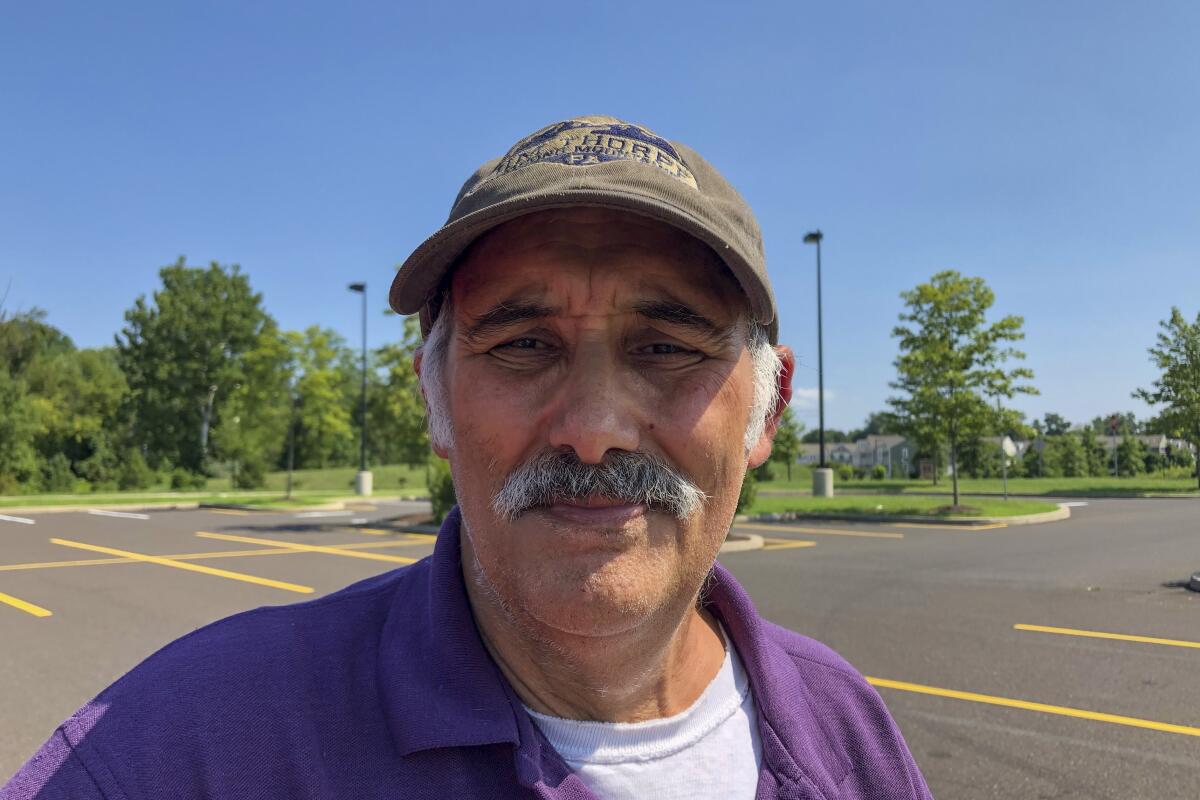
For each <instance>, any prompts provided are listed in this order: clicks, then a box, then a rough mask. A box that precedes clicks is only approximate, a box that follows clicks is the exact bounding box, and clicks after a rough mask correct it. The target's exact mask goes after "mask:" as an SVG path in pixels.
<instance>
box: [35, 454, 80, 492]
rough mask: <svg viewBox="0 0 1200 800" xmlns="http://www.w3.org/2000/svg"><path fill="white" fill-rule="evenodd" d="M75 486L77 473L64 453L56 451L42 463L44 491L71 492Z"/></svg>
mask: <svg viewBox="0 0 1200 800" xmlns="http://www.w3.org/2000/svg"><path fill="white" fill-rule="evenodd" d="M74 488H75V473H74V472H72V471H71V461H70V459H68V458H67V457H66V456H65V455H63V454H62V453H55V454H54V455H53V456H51V457H50V458H49V459H47V460H46V463H44V464H42V491H44V492H51V493H62V492H70V491H71V490H72V489H74Z"/></svg>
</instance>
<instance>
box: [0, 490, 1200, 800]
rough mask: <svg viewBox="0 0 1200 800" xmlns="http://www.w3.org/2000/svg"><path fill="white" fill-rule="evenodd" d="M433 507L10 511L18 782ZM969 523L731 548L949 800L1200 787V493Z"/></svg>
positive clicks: (9, 744)
mask: <svg viewBox="0 0 1200 800" xmlns="http://www.w3.org/2000/svg"><path fill="white" fill-rule="evenodd" d="M425 509H427V506H425V505H423V504H419V503H418V504H413V503H400V502H380V501H376V502H370V503H364V504H363V505H361V506H359V507H357V508H352V509H349V510H347V511H345V512H326V513H321V514H318V515H311V514H310V515H305V516H301V515H300V514H298V513H296V512H244V511H231V510H226V511H216V510H199V511H153V510H151V511H146V512H144V513H137V512H134V513H132V514H129V513H126V514H125V515H120V516H113V515H111V514H95V513H89V512H88V511H87V510H86V509H81V510H80V511H79V512H71V513H55V514H24V515H22V516H21V518H20V519H23V520H26V521H25V522H22V521H16V520H12V519H5V518H3V517H0V675H3V679H2V680H0V781H2V779H3V778H4V777H5V776H7V775H8V774H10V773H11V772H13V771H14V770H15V769H16V768H17V767H18V766H19V765H20V764H21V763H22V762H23V761H24V760H25V759H26V758H27V757H28V756H29V755H30V754H31V753H32V752H33V751H34V750H35V749H36V748H37V747H38V745H40V744H41V742H42V741H43V740H44V739H45V738H46V737H47V736H48V735H49V734H50V733H51V731H53V729H54V727H55V726H56V725H57V724H58V723H59V722H60V721H61V720H62V719H63V718H65V717H66V716H68V715H69V714H70V713H71V712H72V711H74V710H75V709H76V708H77V707H78V706H80V705H81V704H83V703H84V702H86V701H87V700H88V699H90V698H91V697H92V696H94V695H95V694H96V693H97V692H98V691H100V690H101V689H102V688H104V686H106V685H107V684H109V683H111V682H112V681H113V680H114V679H116V678H117V677H119V676H120V675H121V674H122V673H124V672H125V671H127V670H128V669H129V668H131V667H132V666H134V665H135V664H136V663H138V662H139V661H140V660H141V659H143V658H144V657H146V656H147V655H149V654H150V653H151V652H153V651H154V650H156V649H158V648H159V647H161V646H162V645H164V644H166V643H167V642H169V641H171V640H173V639H175V638H177V637H178V636H181V635H183V634H185V633H187V632H189V631H191V630H193V629H195V628H197V627H199V626H201V625H204V624H207V623H208V622H211V621H213V620H216V619H220V618H222V617H225V616H228V615H230V614H233V613H237V612H238V611H242V610H245V609H248V608H253V607H256V606H260V605H265V604H281V603H290V602H296V601H302V600H305V599H310V598H312V597H317V596H320V595H322V594H325V593H328V592H332V591H335V590H336V589H338V588H341V587H342V586H345V585H346V584H349V583H352V582H354V581H356V580H360V579H362V578H365V577H368V576H370V575H373V574H377V573H379V572H383V571H386V570H389V569H394V568H397V567H402V566H404V565H405V564H407V563H411V561H412V560H414V559H418V558H421V557H424V556H426V555H428V554H429V553H430V552H431V551H432V544H433V543H432V538H431V537H430V536H428V535H420V534H413V533H405V532H402V531H400V530H397V529H396V526H392V525H387V524H385V523H383V522H382V521H383V520H386V519H391V518H395V517H397V516H400V515H405V514H415V513H419V512H421V511H423V510H425ZM1072 512H1073V514H1072V518H1071V519H1070V520H1067V521H1064V522H1058V523H1051V524H1047V525H1035V526H1021V527H1018V526H1013V527H1002V526H1001V527H986V528H982V529H963V528H958V527H944V526H936V525H929V526H903V525H883V524H875V525H858V524H853V523H836V522H827V523H825V522H823V523H813V524H801V523H780V524H777V525H776V524H769V523H768V524H756V525H745V526H739V527H740V528H744V529H745V530H747V531H748V532H753V533H758V534H760V535H762V536H764V537H765V538H766V548H765V549H763V550H758V551H750V552H740V553H730V554H727V555H725V556H723V557H722V562H723V563H724V564H725V565H726V566H727V567H729V568H730V569H731V570H732V571H733V573H734V574H735V575H736V576H737V577H738V579H739V580H741V581H742V582H743V584H744V585H745V586H746V587H747V588H748V589H749V591H750V593H751V595H752V596H753V597H754V598H755V601H756V603H757V604H758V607H759V610H760V611H761V612H762V613H763V614H764V615H765V616H767V617H768V618H770V619H773V620H775V621H776V622H779V623H781V624H783V625H785V626H787V627H790V628H792V629H794V630H797V631H800V632H801V633H804V634H806V635H809V636H812V637H814V638H816V639H819V640H821V641H823V642H825V643H826V644H828V645H830V646H832V647H833V648H835V649H836V650H838V651H839V652H840V653H841V654H842V655H844V656H845V657H846V658H847V659H848V660H849V661H850V662H851V663H852V664H854V665H855V666H856V667H857V668H858V669H859V670H860V671H861V672H863V673H864V674H865V675H867V676H868V677H869V678H870V679H871V680H872V681H873V682H874V683H875V685H876V686H877V687H878V688H879V691H880V693H881V694H882V696H883V697H884V700H885V701H886V702H887V704H888V706H889V708H891V710H892V712H893V715H894V716H895V718H896V720H897V722H898V723H899V725H900V727H901V729H902V730H903V732H904V735H905V737H906V739H907V740H908V742H909V745H910V747H911V748H912V750H913V753H914V756H915V757H916V759H917V762H918V764H920V766H921V768H922V770H923V772H924V773H925V776H926V778H927V780H928V782H929V784H930V787H931V788H932V789H933V792H934V795H935V796H936V797H939V798H942V800H946V798H952V799H955V800H957V799H958V798H963V799H964V800H976V799H977V798H978V799H979V800H983V798H1112V799H1113V800H1118V799H1119V800H1129V799H1130V798H1183V797H1193V796H1195V795H1196V789H1195V786H1196V785H1197V781H1198V779H1200V594H1197V593H1195V592H1190V591H1188V590H1187V589H1186V588H1184V584H1185V583H1186V580H1187V578H1188V576H1189V575H1191V573H1192V572H1195V571H1197V570H1200V501H1197V500H1193V499H1154V500H1124V499H1123V500H1098V499H1092V500H1088V501H1087V502H1086V504H1083V505H1078V506H1076V507H1074V508H1073V509H1072Z"/></svg>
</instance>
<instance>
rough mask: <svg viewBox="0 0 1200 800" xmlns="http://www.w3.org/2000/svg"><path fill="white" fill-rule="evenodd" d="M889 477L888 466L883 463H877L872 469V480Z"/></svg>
mask: <svg viewBox="0 0 1200 800" xmlns="http://www.w3.org/2000/svg"><path fill="white" fill-rule="evenodd" d="M886 477H887V467H885V466H884V465H883V464H876V465H875V466H874V467H873V468H872V469H871V480H875V481H881V480H883V479H884V478H886Z"/></svg>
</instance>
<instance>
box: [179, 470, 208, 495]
mask: <svg viewBox="0 0 1200 800" xmlns="http://www.w3.org/2000/svg"><path fill="white" fill-rule="evenodd" d="M207 485H208V478H207V477H205V476H204V475H201V474H199V473H196V472H189V471H188V470H186V469H184V468H183V467H176V468H175V471H174V472H172V473H171V488H172V489H174V490H176V491H188V490H195V489H203V488H204V487H205V486H207Z"/></svg>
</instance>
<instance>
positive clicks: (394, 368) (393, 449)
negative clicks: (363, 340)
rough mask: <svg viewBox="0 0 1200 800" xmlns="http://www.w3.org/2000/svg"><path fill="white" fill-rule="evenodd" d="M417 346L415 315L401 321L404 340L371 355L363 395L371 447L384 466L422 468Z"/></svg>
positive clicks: (425, 447) (424, 445) (425, 445)
mask: <svg viewBox="0 0 1200 800" xmlns="http://www.w3.org/2000/svg"><path fill="white" fill-rule="evenodd" d="M420 344H421V323H420V320H419V319H418V318H417V316H416V315H413V316H411V317H407V318H406V319H405V320H404V337H403V338H402V339H401V340H400V341H399V342H394V343H391V344H387V345H384V346H383V347H380V348H379V349H378V350H376V351H375V354H374V355H375V358H374V361H375V363H374V369H372V370H371V376H372V379H373V383H372V387H371V390H370V392H369V394H368V395H367V418H368V422H369V428H368V429H369V430H370V432H371V446H372V449H373V452H374V453H375V454H376V457H377V458H379V459H380V460H382V461H383V462H384V463H388V464H395V463H403V464H411V465H417V464H423V463H425V460H426V458H427V457H428V455H429V435H428V433H427V432H426V429H425V402H424V400H423V399H422V397H421V388H420V385H419V383H418V381H417V374H416V372H415V371H414V370H413V365H412V360H413V353H415V352H416V349H417V347H418V346H420Z"/></svg>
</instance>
